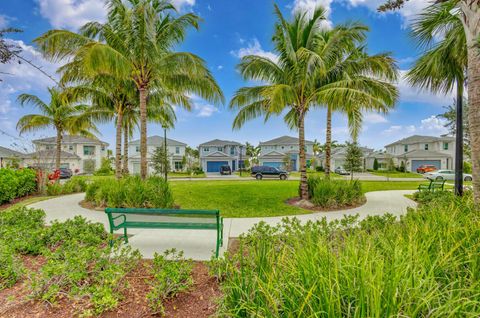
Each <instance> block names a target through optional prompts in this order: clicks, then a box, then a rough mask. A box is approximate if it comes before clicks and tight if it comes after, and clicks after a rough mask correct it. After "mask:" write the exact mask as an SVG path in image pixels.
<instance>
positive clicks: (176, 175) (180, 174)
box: [168, 172, 206, 179]
mask: <svg viewBox="0 0 480 318" xmlns="http://www.w3.org/2000/svg"><path fill="white" fill-rule="evenodd" d="M168 177H169V178H173V179H175V178H205V177H206V175H205V173H202V174H190V173H187V172H170V173H169V174H168Z"/></svg>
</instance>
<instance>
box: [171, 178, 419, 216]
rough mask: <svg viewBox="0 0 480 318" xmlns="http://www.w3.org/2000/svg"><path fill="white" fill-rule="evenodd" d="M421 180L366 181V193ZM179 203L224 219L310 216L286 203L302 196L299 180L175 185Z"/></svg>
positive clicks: (403, 187)
mask: <svg viewBox="0 0 480 318" xmlns="http://www.w3.org/2000/svg"><path fill="white" fill-rule="evenodd" d="M419 183H420V182H417V181H397V182H386V181H362V186H363V190H364V191H365V192H370V191H379V190H415V189H416V188H417V187H418V184H419ZM171 187H172V191H173V195H174V198H175V203H176V204H178V205H179V206H180V207H181V208H183V209H218V210H220V212H221V214H222V216H224V217H258V216H283V215H296V214H306V213H310V211H306V210H303V209H300V208H296V207H293V206H290V205H287V204H285V201H286V200H288V199H290V198H293V197H296V196H298V181H277V180H263V181H256V180H252V181H196V182H183V181H179V182H174V183H171Z"/></svg>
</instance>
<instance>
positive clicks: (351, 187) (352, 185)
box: [308, 176, 365, 208]
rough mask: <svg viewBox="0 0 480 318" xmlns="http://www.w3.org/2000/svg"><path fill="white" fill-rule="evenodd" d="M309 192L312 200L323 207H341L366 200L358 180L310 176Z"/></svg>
mask: <svg viewBox="0 0 480 318" xmlns="http://www.w3.org/2000/svg"><path fill="white" fill-rule="evenodd" d="M308 193H309V198H310V201H311V202H312V203H313V204H315V205H316V206H319V207H322V208H339V207H343V206H351V205H356V204H359V203H362V202H364V201H365V195H364V194H363V192H362V185H361V183H360V181H358V180H352V181H345V180H335V179H328V178H323V177H319V176H310V177H308Z"/></svg>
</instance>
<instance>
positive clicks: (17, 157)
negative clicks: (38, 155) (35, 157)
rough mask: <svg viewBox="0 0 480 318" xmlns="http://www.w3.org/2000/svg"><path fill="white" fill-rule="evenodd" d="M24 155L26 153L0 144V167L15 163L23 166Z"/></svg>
mask: <svg viewBox="0 0 480 318" xmlns="http://www.w3.org/2000/svg"><path fill="white" fill-rule="evenodd" d="M24 156H25V154H23V153H21V152H18V151H15V150H12V149H9V148H5V147H2V146H0V168H5V167H8V166H10V165H12V164H15V163H18V164H19V165H20V166H21V165H22V164H23V163H22V158H23V157H24Z"/></svg>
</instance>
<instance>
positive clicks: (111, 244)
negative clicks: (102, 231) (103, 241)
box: [108, 228, 113, 247]
mask: <svg viewBox="0 0 480 318" xmlns="http://www.w3.org/2000/svg"><path fill="white" fill-rule="evenodd" d="M108 244H109V245H110V247H113V230H112V228H110V241H109V242H108Z"/></svg>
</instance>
